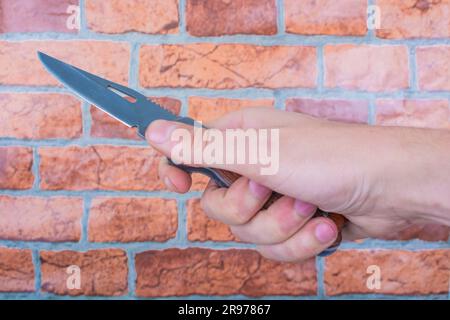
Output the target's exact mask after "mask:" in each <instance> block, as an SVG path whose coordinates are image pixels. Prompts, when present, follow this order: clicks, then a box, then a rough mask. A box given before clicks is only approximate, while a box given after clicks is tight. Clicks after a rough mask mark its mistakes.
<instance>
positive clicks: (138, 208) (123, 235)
mask: <svg viewBox="0 0 450 320" xmlns="http://www.w3.org/2000/svg"><path fill="white" fill-rule="evenodd" d="M177 221H178V217H177V203H176V201H175V200H165V199H145V198H95V199H94V200H93V201H92V206H91V210H90V215H89V231H88V234H89V241H93V242H138V241H159V242H164V241H167V240H169V239H171V238H174V237H175V235H176V232H177Z"/></svg>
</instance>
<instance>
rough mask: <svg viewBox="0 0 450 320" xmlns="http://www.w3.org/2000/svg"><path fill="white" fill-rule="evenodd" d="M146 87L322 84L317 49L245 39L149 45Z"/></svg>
mask: <svg viewBox="0 0 450 320" xmlns="http://www.w3.org/2000/svg"><path fill="white" fill-rule="evenodd" d="M140 62H141V65H140V75H139V77H140V83H141V85H142V86H144V87H185V88H211V89H235V88H249V87H257V88H284V87H286V88H287V87H290V88H293V87H308V88H311V87H314V86H315V85H316V74H317V70H316V49H315V48H313V47H304V46H273V47H268V46H254V45H244V44H221V45H216V44H209V43H204V44H189V45H157V46H156V45H147V46H143V47H142V48H141V51H140Z"/></svg>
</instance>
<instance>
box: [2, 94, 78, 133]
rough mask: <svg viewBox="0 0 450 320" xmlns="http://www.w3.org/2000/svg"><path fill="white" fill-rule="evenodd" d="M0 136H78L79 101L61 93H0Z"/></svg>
mask: <svg viewBox="0 0 450 320" xmlns="http://www.w3.org/2000/svg"><path fill="white" fill-rule="evenodd" d="M0 113H1V115H2V117H1V118H0V136H2V137H8V138H18V139H53V138H64V139H72V138H78V137H79V136H80V135H81V132H82V122H81V103H80V102H79V101H78V100H77V99H75V98H73V97H71V96H68V95H62V94H22V93H7V94H0Z"/></svg>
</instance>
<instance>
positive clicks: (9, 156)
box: [0, 147, 34, 189]
mask: <svg viewBox="0 0 450 320" xmlns="http://www.w3.org/2000/svg"><path fill="white" fill-rule="evenodd" d="M32 165H33V151H32V150H31V148H26V147H0V189H29V188H31V187H32V186H33V181H34V176H33V173H32V172H31V166H32Z"/></svg>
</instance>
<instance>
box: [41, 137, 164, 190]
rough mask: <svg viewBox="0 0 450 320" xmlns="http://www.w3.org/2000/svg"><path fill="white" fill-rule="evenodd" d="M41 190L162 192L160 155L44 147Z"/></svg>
mask: <svg viewBox="0 0 450 320" xmlns="http://www.w3.org/2000/svg"><path fill="white" fill-rule="evenodd" d="M39 154H40V157H41V161H40V166H39V170H40V174H41V188H43V189H47V190H63V189H65V190H95V189H101V190H161V189H162V184H161V182H160V181H159V179H158V176H157V165H158V163H159V159H160V156H159V154H158V153H157V152H156V151H155V150H154V149H152V148H151V147H128V146H106V145H97V146H89V147H78V146H71V147H43V148H41V149H40V150H39Z"/></svg>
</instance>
